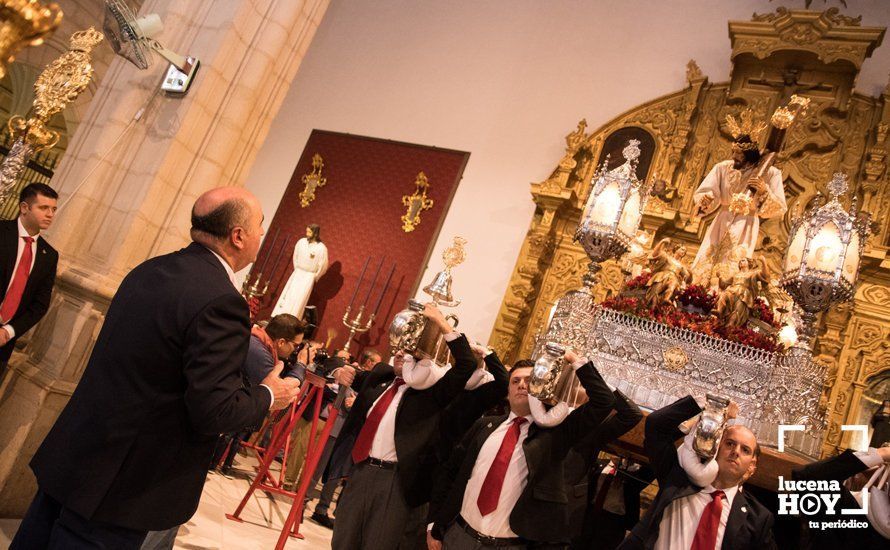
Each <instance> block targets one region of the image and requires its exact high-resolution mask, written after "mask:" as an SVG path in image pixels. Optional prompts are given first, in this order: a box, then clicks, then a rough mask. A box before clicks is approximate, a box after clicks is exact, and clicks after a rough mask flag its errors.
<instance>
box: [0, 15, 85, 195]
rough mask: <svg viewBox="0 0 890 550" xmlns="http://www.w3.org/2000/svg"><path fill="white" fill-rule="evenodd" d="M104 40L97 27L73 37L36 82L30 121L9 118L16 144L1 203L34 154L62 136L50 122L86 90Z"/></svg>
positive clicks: (4, 168)
mask: <svg viewBox="0 0 890 550" xmlns="http://www.w3.org/2000/svg"><path fill="white" fill-rule="evenodd" d="M102 39H103V36H102V33H100V32H98V31H96V29H94V28H93V27H90V28H89V29H87V30H85V31H79V32H76V33H74V34H72V35H71V39H70V45H69V46H68V51H67V52H65V53H63V54H62V55H61V56H60V57H58V58H57V59H56V60H55V61H53V62H52V63H50V64H49V66H48V67H46V68H45V69H44V70H43V72H41V73H40V76H38V77H37V81H36V82H34V95H35V98H34V103H33V104H32V105H31V109H30V111H28V114H27V115H26V116H27V118H25V117H21V116H14V117H12V118H10V119H9V131H10V133H11V134H12V136H13V140H14V141H13V144H12V147H11V148H10V150H9V155H7V157H6V158H5V159H4V160H3V164H2V165H0V201H2V200H4V199H6V197H7V196H8V195H9V194H10V193H11V192H12V189H13V188H14V186H15V183H16V181H17V180H18V178H19V176H20V175H21V173H22V170H24V168H25V164H27V162H28V159H30V158H31V155H33V154H34V153H36V152H37V151H40V150H42V149H46V148H49V147H52V146H53V145H55V144H56V142H58V141H59V134H58V133H57V132H55V131H54V130H50V129H49V128H47V127H46V123H47V122H49V119H50V118H52V117H53V115H55V114H56V113H59V112H61V111H62V110H63V109H65V107H67V106H68V104H69V103H71V102H72V101H74V100H75V99H76V98H77V96H78V95H80V93H81V92H83V91H84V90H85V89H86V87H87V85H88V84H89V83H90V79H91V78H92V77H93V66H92V64H91V57H90V53H91V51H92V50H93V48H94V47H96V45H97V44H99V43H100V42H101V41H102Z"/></svg>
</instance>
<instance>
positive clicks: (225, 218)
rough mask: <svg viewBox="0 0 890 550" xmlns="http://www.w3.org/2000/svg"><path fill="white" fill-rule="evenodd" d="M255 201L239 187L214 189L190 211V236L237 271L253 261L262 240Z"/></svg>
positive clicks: (206, 193) (202, 197) (261, 215)
mask: <svg viewBox="0 0 890 550" xmlns="http://www.w3.org/2000/svg"><path fill="white" fill-rule="evenodd" d="M262 222H263V212H262V208H261V206H260V203H259V201H258V200H257V198H256V197H254V196H253V194H252V193H251V192H250V191H247V190H246V189H243V188H241V187H217V188H215V189H211V190H210V191H207V192H205V193H204V194H202V195H201V196H200V197H198V200H196V201H195V205H194V206H193V207H192V229H191V236H192V239H193V240H194V241H195V242H198V243H201V244H203V245H204V246H206V247H207V248H209V249H211V250H213V251H214V252H216V253H217V254H219V255H220V256H222V257H223V258H224V259H225V260H226V261H228V262H229V265H231V266H232V269H233V270H235V271H239V270H241V269H242V268H244V267H246V266H247V265H248V264H250V263H251V262H253V261H254V260H255V259H256V253H257V252H258V250H259V243H260V240H261V238H262V236H263V229H262Z"/></svg>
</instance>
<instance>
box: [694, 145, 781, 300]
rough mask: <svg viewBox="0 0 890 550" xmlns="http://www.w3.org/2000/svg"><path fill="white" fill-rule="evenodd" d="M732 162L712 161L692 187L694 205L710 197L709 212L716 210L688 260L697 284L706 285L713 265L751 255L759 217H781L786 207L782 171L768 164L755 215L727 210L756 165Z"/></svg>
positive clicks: (755, 239)
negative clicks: (735, 165) (741, 166)
mask: <svg viewBox="0 0 890 550" xmlns="http://www.w3.org/2000/svg"><path fill="white" fill-rule="evenodd" d="M732 164H733V162H732V161H731V160H726V161H723V162H718V163H717V164H715V165H714V167H713V168H712V169H711V171H710V172H709V173H708V175H707V176H705V179H704V180H703V181H702V182H701V185H699V186H698V189H696V190H695V195H694V197H693V201H694V202H695V204H699V203H700V202H701V201H702V199H703V198H704V197H705V196H710V197H711V198H713V201H712V203H711V207H710V211H714V210H717V209H719V211H718V212H717V216H716V217H715V218H714V221H712V222H711V225H710V227H708V231H707V232H706V233H705V238H704V240H703V241H702V244H701V247H699V249H698V254H696V255H695V260H694V261H693V262H692V275H693V279H694V281H695V283H697V284H703V285H705V286H708V284H709V283H710V280H711V277H712V276H713V275H714V274H713V273H712V270H713V269H714V267H715V266H718V265H720V264H723V263H727V262H737V261H738V260H739V259H740V258H741V257H747V258H750V257H751V256H753V254H754V248H755V247H756V246H757V236H758V233H759V232H760V218H774V217H777V216H781V215H782V214H784V213H785V211H786V210H787V209H788V208H787V206H786V205H785V190H784V188H783V187H782V172H781V171H780V170H779V169H778V168H775V167H770V169H769V170H768V171H767V173H766V174H765V175H764V178H763V179H764V183H766V187H767V195H766V197H765V198H764V200H763V204H761V205H760V208H759V209H758V212H757V215H741V214H733V213H732V212H730V211H729V204H730V202H731V201H732V196H733V194H735V193H741V192H744V191H745V188H746V187H747V185H746V184H747V182H748V179H749V178H751V177H752V176H754V175H755V174H756V172H755V170H756V167H749V168H747V169H745V170H736V169H735V168H733V167H732ZM708 213H710V212H708ZM740 247H744V249H742V248H740Z"/></svg>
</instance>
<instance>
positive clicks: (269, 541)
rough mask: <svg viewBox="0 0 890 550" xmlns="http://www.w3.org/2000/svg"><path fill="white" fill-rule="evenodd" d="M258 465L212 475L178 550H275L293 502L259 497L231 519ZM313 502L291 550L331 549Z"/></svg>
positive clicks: (10, 527)
mask: <svg viewBox="0 0 890 550" xmlns="http://www.w3.org/2000/svg"><path fill="white" fill-rule="evenodd" d="M252 466H253V462H252V461H251V460H249V459H245V458H243V457H241V456H239V457H238V462H237V463H236V473H235V475H234V476H233V477H232V479H229V478H227V477H225V476H223V475H220V474H218V473H210V474H209V475H208V476H207V483H206V484H205V485H204V493H203V494H202V495H201V502H200V504H199V505H198V511H197V512H196V513H195V515H194V516H193V517H192V519H190V520H189V521H188V522H187V523H186V524H185V525H184V526H182V527H181V528H180V529H179V533H178V535H177V537H176V545H175V546H174V548H176V549H181V550H223V549H224V550H230V549H231V550H242V549H243V550H272V549H273V548H275V544H276V543H277V542H278V536H279V535H280V534H281V526H282V525H283V524H284V520H285V518H286V517H287V514H288V512H289V511H290V505H291V499H289V498H287V497H283V496H278V495H276V496H275V497H274V498H271V496H270V495H269V494H267V493H264V492H262V491H257V492H255V493H254V495H253V497H252V498H251V500H250V501H249V502H248V503H247V506H246V507H245V508H244V511H243V512H242V514H241V518H242V519H243V520H244V523H237V522H235V521H232V520H229V519H226V514H227V513H231V512H234V511H235V508H236V507H237V506H238V503H239V502H241V499H242V498H244V494H245V493H246V492H247V489H248V487H249V486H250V478H249V477H248V476H247V473H248V472H251V473H252V472H253V468H252ZM315 502H316V501H314V500H313V501H310V503H309V506H308V507H307V512H306V513H305V514H304V516H305V518H306V520H305V521H304V522H303V523H302V524H301V525H300V533H301V534H303V535H304V536H305V537H306V538H305V539H303V540H297V539H294V538H290V539H289V540H288V542H287V544H286V545H285V548H288V549H300V548H305V549H308V548H330V547H331V530H330V529H326V528H324V527H322V526H320V525H318V524H316V523H314V522H312V521H310V520H309V516H310V515H311V514H312V511H313V510H314V509H315ZM18 524H19V522H18V520H8V519H5V520H0V548H7V547H8V546H9V541H10V540H11V539H12V536H13V535H14V534H15V531H16V529H17V528H18Z"/></svg>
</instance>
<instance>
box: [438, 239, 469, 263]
mask: <svg viewBox="0 0 890 550" xmlns="http://www.w3.org/2000/svg"><path fill="white" fill-rule="evenodd" d="M465 244H467V240H466V239H465V238H463V237H454V242H453V243H452V244H451V246H449V247H448V248H446V249H445V251H444V252H442V263H444V264H445V269H448V270H451V268H453V267H454V266H457V265H460V264H462V263H464V260H466V259H467V251H466V250H464V245H465Z"/></svg>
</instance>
